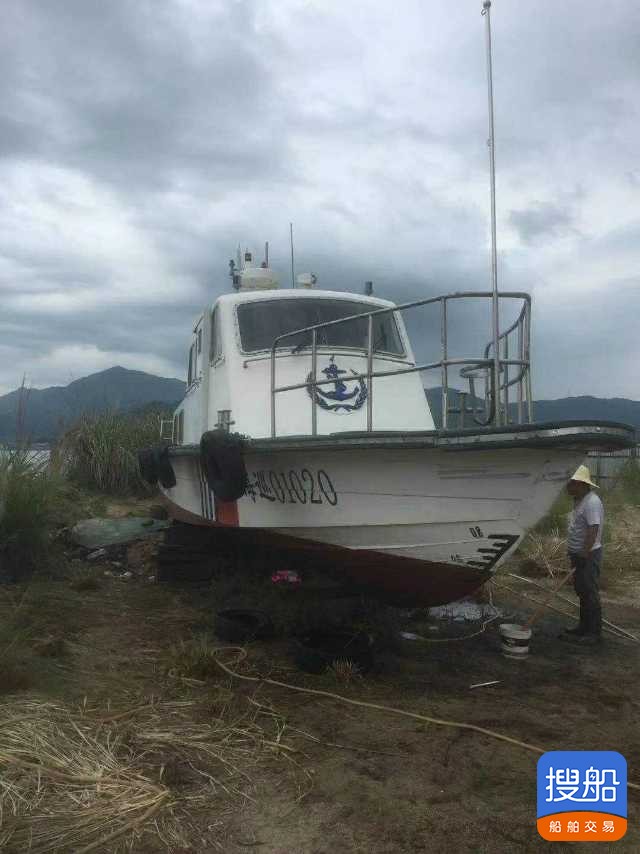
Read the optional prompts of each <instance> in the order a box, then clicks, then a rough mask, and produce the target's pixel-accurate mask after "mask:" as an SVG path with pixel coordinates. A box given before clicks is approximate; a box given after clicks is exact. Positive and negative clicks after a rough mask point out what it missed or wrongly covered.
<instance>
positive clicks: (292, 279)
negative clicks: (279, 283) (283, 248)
mask: <svg viewBox="0 0 640 854" xmlns="http://www.w3.org/2000/svg"><path fill="white" fill-rule="evenodd" d="M289 239H290V241H291V287H292V288H295V286H296V271H295V267H294V264H293V223H292V222H290V223H289Z"/></svg>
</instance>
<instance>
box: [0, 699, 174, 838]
mask: <svg viewBox="0 0 640 854" xmlns="http://www.w3.org/2000/svg"><path fill="white" fill-rule="evenodd" d="M0 765H1V766H2V772H3V773H2V777H1V778H0V806H1V813H0V820H1V824H0V847H1V848H2V850H3V851H7V852H23V851H33V852H48V851H74V852H77V854H81V852H85V851H91V850H95V849H96V848H98V847H102V846H103V845H106V844H107V842H113V843H114V845H115V842H116V839H118V838H119V837H122V835H123V834H124V833H126V832H130V833H132V832H135V829H136V827H137V825H138V824H139V823H140V821H141V820H143V819H144V818H145V817H150V815H151V811H152V810H157V809H158V808H159V807H160V806H161V805H162V803H163V802H165V801H167V800H168V795H169V793H168V790H167V789H166V788H164V787H162V786H160V785H158V784H157V783H155V782H154V781H152V780H151V779H149V778H148V777H147V776H145V775H144V774H143V773H141V771H140V769H138V768H135V767H132V765H131V756H130V755H129V752H128V751H127V750H126V749H123V746H122V744H121V743H120V739H119V738H118V735H117V734H115V733H114V732H113V731H112V730H111V729H108V728H102V729H100V728H96V727H91V726H90V725H87V721H86V720H84V719H83V718H82V717H81V716H78V715H72V714H70V713H69V712H68V711H67V710H66V709H65V708H63V707H61V706H58V705H55V704H52V703H39V702H28V701H16V702H13V703H5V704H4V705H3V707H2V710H1V711H0ZM112 850H116V849H115V847H114V848H113V849H112Z"/></svg>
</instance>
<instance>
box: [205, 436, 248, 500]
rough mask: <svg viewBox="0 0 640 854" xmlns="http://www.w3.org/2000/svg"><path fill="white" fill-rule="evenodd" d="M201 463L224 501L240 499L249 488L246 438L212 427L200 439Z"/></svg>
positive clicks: (214, 489) (218, 495) (215, 491)
mask: <svg viewBox="0 0 640 854" xmlns="http://www.w3.org/2000/svg"><path fill="white" fill-rule="evenodd" d="M200 463H201V465H202V470H203V472H204V475H205V478H206V480H207V483H208V484H209V488H210V489H211V491H212V492H213V494H214V495H215V497H216V498H218V499H219V500H220V501H237V500H238V498H240V497H241V496H242V495H244V493H245V491H246V489H247V469H246V466H245V463H244V455H243V437H242V436H241V435H240V434H238V433H227V432H225V431H224V430H208V431H207V432H206V433H203V434H202V438H201V439H200Z"/></svg>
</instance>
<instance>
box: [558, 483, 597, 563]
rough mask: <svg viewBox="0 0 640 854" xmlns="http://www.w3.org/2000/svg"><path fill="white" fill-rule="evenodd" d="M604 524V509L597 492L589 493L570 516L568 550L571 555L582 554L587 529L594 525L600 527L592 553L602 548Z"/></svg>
mask: <svg viewBox="0 0 640 854" xmlns="http://www.w3.org/2000/svg"><path fill="white" fill-rule="evenodd" d="M603 523H604V507H603V506H602V501H600V499H599V498H598V496H597V495H596V494H595V492H587V494H586V495H585V497H584V498H583V499H582V500H581V501H579V502H578V503H577V504H576V506H575V507H574V509H573V511H572V512H571V513H570V514H569V536H568V540H567V548H568V551H569V552H571V553H577V552H581V551H582V550H583V549H584V546H585V543H586V540H587V529H588V528H590V527H591V526H592V525H597V526H598V535H597V536H596V541H595V543H594V544H593V546H592V547H591V551H594V550H595V549H599V548H602V525H603Z"/></svg>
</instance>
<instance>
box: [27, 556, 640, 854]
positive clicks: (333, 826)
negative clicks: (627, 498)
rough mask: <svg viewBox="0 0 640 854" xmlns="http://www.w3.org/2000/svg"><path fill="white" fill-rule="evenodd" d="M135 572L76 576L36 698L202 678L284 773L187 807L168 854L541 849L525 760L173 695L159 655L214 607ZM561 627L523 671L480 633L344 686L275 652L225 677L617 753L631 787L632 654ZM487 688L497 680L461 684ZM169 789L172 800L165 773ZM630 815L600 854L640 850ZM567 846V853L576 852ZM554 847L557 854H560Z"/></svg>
mask: <svg viewBox="0 0 640 854" xmlns="http://www.w3.org/2000/svg"><path fill="white" fill-rule="evenodd" d="M143 551H144V550H143ZM148 560H149V556H148V555H145V561H148ZM148 569H149V566H148V565H147V564H145V566H144V567H143V570H142V571H141V572H140V573H139V574H138V575H137V576H134V577H133V578H132V579H129V580H127V581H124V580H121V579H119V578H117V577H112V576H105V575H104V573H105V572H108V571H109V570H108V569H105V568H104V567H99V566H98V567H95V568H93V569H92V570H91V571H92V572H95V573H96V576H98V577H100V581H99V584H100V586H99V589H96V590H88V591H84V592H82V593H76V594H74V595H75V596H76V599H75V600H74V605H73V609H72V610H73V633H72V637H71V638H70V639H69V640H68V641H67V643H66V647H67V648H66V653H65V655H64V656H62V657H60V658H59V659H55V658H54V659H50V660H48V666H49V670H48V673H47V679H45V681H43V682H42V683H41V684H40V685H38V686H36V688H37V689H38V690H40V691H41V692H44V694H45V695H46V697H48V698H51V697H54V698H56V697H57V698H60V699H62V700H64V702H65V703H67V704H69V705H70V706H74V705H77V704H83V705H84V707H88V708H91V709H99V710H100V709H101V710H103V711H113V710H116V711H117V710H119V709H122V708H125V709H126V708H129V707H130V706H132V705H135V704H136V703H139V702H147V701H148V700H149V698H153V697H156V698H158V697H160V698H162V697H165V698H166V697H167V696H170V697H174V698H175V697H183V696H185V693H184V691H185V690H189V691H191V692H192V694H193V692H194V691H195V692H196V693H197V692H198V691H203V690H208V687H207V685H206V683H207V681H208V680H211V681H212V682H214V683H215V684H216V685H217V686H218V687H221V686H222V687H223V688H224V689H225V690H229V691H231V692H233V693H234V694H235V695H237V696H240V697H243V698H245V699H247V698H248V699H249V700H251V701H252V702H253V703H254V704H255V703H259V704H262V705H263V706H266V707H268V708H272V709H274V710H277V714H278V716H279V718H280V720H282V721H283V722H284V724H285V726H284V730H283V735H282V738H283V743H284V744H286V746H287V747H286V749H287V751H288V755H289V757H290V760H291V761H290V762H283V761H282V760H279V761H267V762H265V763H263V764H262V765H261V766H260V769H259V773H258V772H256V774H255V775H252V778H251V782H250V786H249V788H247V789H246V792H245V794H246V797H243V798H240V799H239V800H238V799H236V800H234V801H233V804H232V805H231V806H230V805H229V803H227V802H225V804H224V805H223V804H222V802H218V801H217V799H216V796H215V794H213V793H212V796H211V804H210V814H209V811H208V810H206V809H205V810H204V811H203V810H202V808H201V807H200V808H199V810H198V814H197V815H194V816H191V819H193V820H192V821H191V824H190V830H189V833H188V834H185V837H184V840H183V842H182V843H181V844H180V845H179V846H177V847H169V850H172V851H175V852H185V851H198V852H203V854H204V852H208V851H212V852H213V851H225V852H229V854H235V852H246V851H249V850H256V851H260V852H261V854H292V852H300V854H336V852H345V854H352V853H353V854H356V852H357V853H358V854H360V852H362V854H365V852H367V854H387V852H389V853H390V852H420V851H424V852H427V851H428V852H495V851H500V852H502V851H505V852H517V851H545V850H547V849H550V850H551V847H552V846H551V845H550V844H549V843H546V842H544V841H542V840H541V839H539V838H538V836H537V833H536V829H535V810H536V805H535V789H536V787H535V772H536V759H537V756H536V755H535V754H534V753H530V752H527V751H526V750H523V749H521V748H519V747H516V746H514V745H510V744H506V743H501V742H499V741H495V740H492V739H490V738H487V737H485V736H482V735H479V734H477V733H474V732H469V731H466V732H465V731H463V730H458V729H452V728H445V727H442V726H435V725H430V724H424V723H421V722H419V721H415V720H411V719H408V718H403V717H399V716H394V715H392V714H389V713H385V712H381V711H376V710H373V709H368V708H357V707H353V706H348V705H344V704H342V703H340V702H338V701H336V700H333V699H329V698H324V697H318V696H312V695H305V694H297V693H294V692H292V691H288V690H286V689H283V688H277V687H274V686H270V685H265V684H254V683H240V682H237V681H235V680H232V679H229V678H228V677H226V676H224V675H222V674H218V673H211V674H209V675H205V678H204V679H200V680H197V679H196V680H191V681H189V680H186V682H187V688H186V689H185V688H184V686H182V687H181V688H178V687H176V686H175V684H174V685H173V687H171V685H170V684H169V683H168V682H167V679H166V672H165V670H164V669H163V667H162V666H161V662H163V661H166V660H168V657H169V658H170V656H171V654H172V650H174V651H175V646H176V642H177V641H179V640H180V639H183V640H184V639H189V638H192V637H193V636H194V635H199V634H200V633H207V632H210V630H211V628H212V625H213V617H212V615H213V612H214V610H215V604H216V603H215V601H213V600H212V598H211V597H210V595H209V594H205V593H203V592H202V591H188V590H187V591H176V590H174V589H171V588H166V587H163V586H160V585H155V584H152V583H151V582H149V580H148ZM511 583H512V584H513V583H514V582H513V580H512V581H511ZM516 584H517V582H516ZM65 585H67V582H66V581H64V580H62V581H59V582H51V583H50V601H51V603H52V607H53V609H54V610H55V602H56V597H60V601H61V600H62V597H65V596H66V593H65V590H67V586H65ZM506 595H510V594H506ZM495 603H496V604H497V605H498V606H500V607H501V608H503V609H504V612H505V615H506V616H509V615H513V616H514V618H515V619H516V620H517V619H520V618H522V617H524V616H526V615H528V614H529V613H530V610H528V606H526V605H525V606H523V605H522V604H521V603H520V602H518V600H517V599H515V598H510V599H509V598H505V594H500V595H498V594H496V599H495ZM531 607H534V606H531ZM606 614H607V616H608V617H609V618H610V619H612V620H613V621H614V622H616V623H618V624H621V625H624V626H626V627H627V628H629V629H632V630H633V628H634V626H636V625H637V616H638V611H637V609H636V608H633V607H625V606H621V605H619V604H615V605H614V604H609V605H607V606H606ZM565 624H566V620H565V619H564V618H562V617H560V616H553V615H550V616H545V617H544V619H543V620H542V621H541V622H540V623H539V624H538V625H537V627H536V629H535V634H534V638H533V642H532V645H531V654H530V655H529V657H528V658H527V659H526V660H524V661H513V660H508V659H505V658H503V657H502V656H501V654H500V644H499V639H498V634H497V631H496V629H495V626H496V623H493V624H490V625H489V626H488V627H487V629H486V631H484V632H483V633H482V634H480V635H478V636H476V637H474V638H471V639H469V640H461V641H460V640H458V641H451V642H445V643H433V642H432V643H424V644H421V643H413V644H407V645H405V646H404V647H403V648H402V649H401V650H396V651H395V652H393V653H390V652H387V653H385V654H383V655H381V656H379V658H378V661H377V665H376V669H375V671H374V673H372V674H368V675H367V676H366V677H361V678H358V677H356V678H355V679H354V680H352V681H351V682H349V683H347V684H342V683H341V682H340V681H339V680H338V679H336V677H335V676H331V675H323V676H310V675H304V674H301V673H300V672H299V671H297V670H296V669H295V667H294V666H293V664H292V661H291V658H290V655H289V648H288V644H287V642H286V641H282V640H279V641H272V642H262V643H256V644H252V645H251V646H250V647H249V650H248V658H247V660H246V661H245V662H243V663H242V664H241V665H238V669H239V671H240V672H243V673H250V674H253V675H261V676H271V677H272V678H275V679H279V680H282V681H285V682H292V683H294V684H297V685H306V686H307V687H313V688H320V689H322V690H328V691H333V692H336V693H339V694H343V695H344V696H347V697H351V698H356V699H360V700H365V701H367V702H372V703H377V704H383V705H389V706H393V707H396V708H400V709H404V710H408V711H412V712H417V713H419V714H425V715H429V716H433V717H437V718H444V719H451V720H455V721H463V722H468V723H474V724H477V725H479V726H482V727H486V728H490V729H493V730H496V731H499V732H501V733H504V734H507V735H510V736H512V737H515V738H518V739H522V740H524V741H527V742H530V743H532V744H534V745H539V746H541V747H544V748H547V749H553V748H555V749H600V750H602V749H607V750H618V751H620V752H621V753H622V754H623V755H625V756H626V758H627V760H628V763H629V770H630V777H631V778H632V779H634V780H635V781H636V782H638V781H640V734H639V731H638V720H640V656H639V655H638V646H637V645H634V644H633V643H632V642H629V641H625V640H620V639H618V638H614V637H608V638H607V640H606V642H605V643H604V644H603V646H602V647H601V648H598V649H583V648H579V647H577V646H575V645H572V644H570V643H567V642H562V641H560V640H558V637H557V636H558V633H559V631H560V629H561V628H562V627H563V626H564V625H565ZM471 630H472V629H471V628H470V629H469V631H471ZM445 631H446V627H445ZM212 642H215V641H212ZM490 680H499V681H498V684H496V685H492V686H487V687H481V688H475V689H471V688H470V686H471V685H473V684H476V683H479V682H486V681H490ZM209 687H210V686H209ZM170 783H171V785H172V786H173V788H174V789H175V794H176V797H177V798H178V800H179V796H180V787H181V782H180V777H179V775H178V777H177V780H174V781H173V782H171V781H170ZM187 813H188V810H187ZM220 816H224V819H223V820H222V819H221V818H220ZM639 816H640V797H639V796H638V794H637V793H635V792H630V793H629V830H628V833H627V836H626V838H625V839H624V840H622V841H620V842H618V843H615V850H616V851H620V852H623V851H629V852H631V851H638V850H640V828H639V826H638V819H639ZM214 818H215V821H214ZM212 828H213V829H212ZM571 847H572V850H574V851H575V850H577V851H581V850H582V848H583V847H584V849H585V850H587V847H588V846H582V845H581V844H579V843H576V844H573V845H572V846H571ZM555 848H556V849H557V850H558V851H563V850H565V849H566V850H568V849H569V846H568V845H567V846H565V845H563V844H555ZM104 850H105V851H107V850H115V849H112V848H109V847H108V846H107V847H106V848H105V849H104ZM130 850H132V851H136V852H138V851H139V852H157V851H162V850H167V847H166V846H163V845H160V844H159V842H158V839H157V838H154V832H153V827H151V828H149V829H148V830H147V832H146V833H143V834H142V835H141V836H140V837H139V838H138V839H137V841H136V842H135V843H134V844H133V847H132V848H131V849H130Z"/></svg>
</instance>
